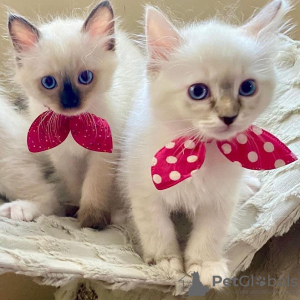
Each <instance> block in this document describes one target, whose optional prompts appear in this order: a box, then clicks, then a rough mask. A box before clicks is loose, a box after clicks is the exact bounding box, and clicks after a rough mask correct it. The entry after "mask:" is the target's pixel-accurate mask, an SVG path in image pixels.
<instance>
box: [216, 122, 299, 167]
mask: <svg viewBox="0 0 300 300" xmlns="http://www.w3.org/2000/svg"><path fill="white" fill-rule="evenodd" d="M217 145H218V147H219V149H220V151H221V152H222V153H223V154H224V155H225V156H226V157H227V158H228V159H229V160H231V161H232V162H234V163H237V164H239V165H241V166H242V167H243V168H245V169H250V170H272V169H276V168H279V167H282V166H285V165H288V164H290V163H292V162H294V161H296V160H297V157H296V155H295V154H293V153H292V151H291V150H290V149H289V148H288V147H287V146H285V145H284V144H283V143H282V142H281V141H280V140H279V139H278V138H276V137H275V136H274V135H272V134H270V133H269V132H267V131H265V130H263V129H261V128H259V127H257V126H251V127H250V128H249V129H248V130H246V131H245V132H243V133H240V134H238V135H237V136H236V137H235V138H234V139H232V140H228V141H218V142H217Z"/></svg>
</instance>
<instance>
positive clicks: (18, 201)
mask: <svg viewBox="0 0 300 300" xmlns="http://www.w3.org/2000/svg"><path fill="white" fill-rule="evenodd" d="M0 105H1V109H0V177H1V179H0V195H1V196H4V197H5V198H7V199H8V200H10V201H13V202H9V203H5V204H3V205H1V206H0V216H1V217H7V218H11V219H15V220H23V221H31V220H33V219H34V218H36V217H38V216H40V215H42V214H44V215H50V214H52V213H57V214H59V213H61V212H62V207H61V205H60V203H59V200H58V197H60V196H62V194H61V193H60V187H59V181H58V178H57V177H56V176H55V174H52V175H50V178H48V179H46V178H45V176H46V174H47V173H49V171H50V170H51V166H50V164H49V160H48V158H47V156H46V155H44V154H38V155H35V154H33V153H30V152H29V151H28V149H27V145H26V137H27V130H28V128H29V126H30V123H29V122H28V121H27V120H26V119H25V118H24V117H23V116H22V115H20V114H19V113H17V112H16V111H15V110H14V109H13V107H12V106H11V105H10V104H9V103H8V100H7V99H5V97H4V96H3V95H2V94H0ZM52 169H53V167H52ZM51 177H52V178H51Z"/></svg>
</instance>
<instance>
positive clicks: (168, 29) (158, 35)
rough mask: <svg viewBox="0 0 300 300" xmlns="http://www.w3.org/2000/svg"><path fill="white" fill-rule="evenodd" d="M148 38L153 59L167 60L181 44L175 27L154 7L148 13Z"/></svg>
mask: <svg viewBox="0 0 300 300" xmlns="http://www.w3.org/2000/svg"><path fill="white" fill-rule="evenodd" d="M146 37H147V46H148V50H149V55H150V56H151V57H152V58H163V59H166V58H167V56H168V54H169V53H170V52H172V51H173V50H174V49H175V48H177V47H178V46H179V44H180V36H179V34H178V32H177V30H176V29H175V27H174V26H173V25H172V24H171V23H170V22H169V21H168V19H167V18H166V17H165V16H164V15H163V14H162V13H161V12H160V11H159V10H157V9H155V8H153V7H149V8H148V9H147V12H146Z"/></svg>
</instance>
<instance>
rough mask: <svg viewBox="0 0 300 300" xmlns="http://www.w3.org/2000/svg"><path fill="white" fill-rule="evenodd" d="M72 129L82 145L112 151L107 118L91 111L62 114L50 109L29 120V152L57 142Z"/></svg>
mask: <svg viewBox="0 0 300 300" xmlns="http://www.w3.org/2000/svg"><path fill="white" fill-rule="evenodd" d="M70 131H71V133H72V136H73V138H74V140H75V141H76V142H77V143H78V144H79V145H81V146H82V147H84V148H86V149H89V150H92V151H97V152H109V153H111V152H112V148H113V143H112V136H111V131H110V127H109V125H108V123H107V121H106V120H104V119H101V118H99V117H97V116H95V115H93V114H90V113H83V114H80V115H78V116H71V117H68V116H64V115H60V114H56V113H55V112H53V111H46V112H44V113H42V114H41V115H39V116H38V117H37V118H36V119H35V120H34V122H33V123H32V124H31V126H30V128H29V131H28V135H27V145H28V149H29V151H30V152H41V151H45V150H48V149H52V148H54V147H56V146H58V145H60V144H61V143H62V142H63V141H64V140H65V139H66V138H67V136H68V135H69V132H70Z"/></svg>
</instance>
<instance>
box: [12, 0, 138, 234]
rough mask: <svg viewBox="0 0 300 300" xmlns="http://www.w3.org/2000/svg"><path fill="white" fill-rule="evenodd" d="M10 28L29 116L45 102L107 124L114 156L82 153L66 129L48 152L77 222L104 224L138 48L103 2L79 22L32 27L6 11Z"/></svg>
mask: <svg viewBox="0 0 300 300" xmlns="http://www.w3.org/2000/svg"><path fill="white" fill-rule="evenodd" d="M9 32H10V35H11V38H12V41H13V44H14V48H15V50H16V51H15V52H16V61H17V70H16V80H17V82H19V83H20V84H21V86H22V87H23V88H24V90H25V91H26V93H27V94H28V96H29V110H30V116H31V120H33V119H35V118H36V117H37V116H38V115H40V114H41V113H42V112H44V111H46V110H47V107H48V108H50V109H51V110H53V111H55V112H56V113H61V114H64V115H77V114H80V113H82V112H89V113H93V114H95V115H97V116H99V117H101V118H104V119H106V120H107V121H108V123H109V124H110V127H111V130H112V137H113V142H114V152H113V154H108V153H98V152H92V151H88V150H86V149H84V148H82V147H81V146H79V145H78V144H77V143H76V142H75V141H74V140H73V138H72V136H71V135H69V136H68V138H67V139H66V141H64V142H63V143H62V144H61V145H59V146H58V147H56V148H55V149H51V150H49V153H50V157H51V159H52V161H53V163H54V166H55V168H56V169H57V170H58V173H59V175H60V177H61V178H62V180H63V181H64V183H65V185H66V187H67V190H68V192H69V202H72V203H73V204H77V205H78V204H79V202H80V209H79V212H78V217H79V220H80V222H81V224H82V226H89V227H97V228H103V227H104V226H105V225H106V224H107V223H108V222H109V218H110V212H109V210H110V208H109V203H108V198H109V196H110V192H111V185H112V182H113V179H114V168H113V164H114V163H115V161H116V159H117V156H118V151H117V148H118V139H119V137H120V135H121V134H122V130H123V128H124V120H125V115H126V111H127V110H129V109H130V101H131V98H132V94H133V91H134V90H135V88H136V86H137V82H138V79H139V76H138V75H139V74H140V72H139V68H140V67H139V66H140V63H139V59H140V57H141V55H140V53H139V50H138V49H137V48H136V47H135V45H134V44H133V43H132V42H131V41H130V40H129V39H128V37H127V36H126V34H125V33H123V32H122V31H120V30H116V29H115V26H114V17H113V10H112V8H111V6H110V3H109V2H108V1H104V2H101V3H100V4H98V5H97V6H96V7H95V8H94V9H93V10H92V12H91V13H90V15H89V16H88V18H87V19H86V20H85V21H84V20H80V19H74V18H70V19H61V18H57V19H54V20H53V21H51V22H50V23H45V24H42V25H41V26H39V27H38V28H37V27H35V26H34V25H32V24H30V23H29V22H28V21H27V20H25V19H24V18H22V17H20V16H17V15H10V16H9ZM42 78H46V81H44V83H43V82H42ZM91 79H92V80H91ZM45 85H46V87H45Z"/></svg>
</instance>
